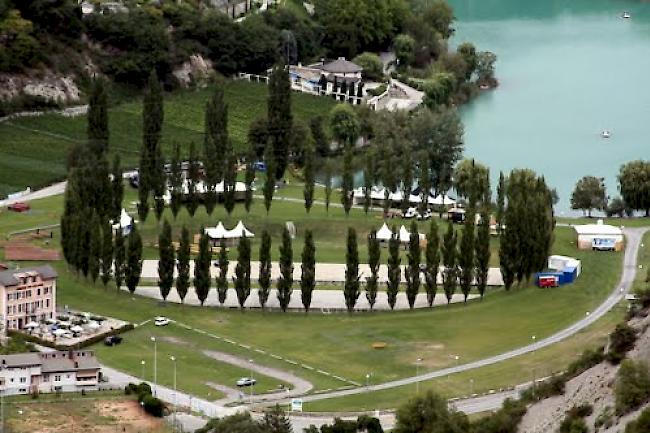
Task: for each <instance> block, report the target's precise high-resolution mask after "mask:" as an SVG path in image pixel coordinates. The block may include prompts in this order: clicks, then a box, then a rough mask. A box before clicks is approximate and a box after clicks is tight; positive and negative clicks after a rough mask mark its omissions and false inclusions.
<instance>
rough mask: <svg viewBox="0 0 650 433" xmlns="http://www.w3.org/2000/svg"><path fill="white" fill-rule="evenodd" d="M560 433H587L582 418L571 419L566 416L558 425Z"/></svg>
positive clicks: (587, 430)
mask: <svg viewBox="0 0 650 433" xmlns="http://www.w3.org/2000/svg"><path fill="white" fill-rule="evenodd" d="M559 432H560V433H588V432H589V428H588V427H587V423H585V420H584V419H582V418H572V417H569V416H567V417H566V418H564V420H563V421H562V423H561V424H560V430H559Z"/></svg>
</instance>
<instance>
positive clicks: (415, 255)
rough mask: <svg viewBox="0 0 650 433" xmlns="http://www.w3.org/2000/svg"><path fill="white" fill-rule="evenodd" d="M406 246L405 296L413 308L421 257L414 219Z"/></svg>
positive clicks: (418, 283)
mask: <svg viewBox="0 0 650 433" xmlns="http://www.w3.org/2000/svg"><path fill="white" fill-rule="evenodd" d="M408 248H409V250H408V253H407V254H406V256H407V261H408V267H407V268H406V298H407V300H408V303H409V308H410V309H413V307H414V306H415V300H416V299H417V296H418V292H419V291H420V261H421V259H422V257H421V256H422V254H421V252H420V234H419V233H418V225H417V224H416V223H415V221H413V222H412V223H411V232H410V235H409V245H408Z"/></svg>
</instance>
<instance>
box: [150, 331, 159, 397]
mask: <svg viewBox="0 0 650 433" xmlns="http://www.w3.org/2000/svg"><path fill="white" fill-rule="evenodd" d="M151 341H152V342H153V395H154V397H157V395H156V388H157V385H156V383H158V359H157V352H158V343H157V342H156V337H151Z"/></svg>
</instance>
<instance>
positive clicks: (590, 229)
mask: <svg viewBox="0 0 650 433" xmlns="http://www.w3.org/2000/svg"><path fill="white" fill-rule="evenodd" d="M573 228H574V229H575V231H576V233H578V234H579V235H622V234H623V230H621V228H620V227H616V226H610V225H609V224H603V221H602V220H598V221H597V222H596V224H582V225H576V226H573Z"/></svg>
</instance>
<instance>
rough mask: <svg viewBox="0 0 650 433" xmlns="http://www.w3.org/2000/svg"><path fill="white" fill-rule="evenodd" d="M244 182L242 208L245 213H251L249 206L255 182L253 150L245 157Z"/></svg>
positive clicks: (251, 201) (251, 202)
mask: <svg viewBox="0 0 650 433" xmlns="http://www.w3.org/2000/svg"><path fill="white" fill-rule="evenodd" d="M244 182H245V184H246V195H245V197H244V207H245V208H246V212H247V213H249V212H250V211H251V205H252V204H253V182H255V151H254V149H251V150H249V152H248V155H247V156H246V174H245V177H244Z"/></svg>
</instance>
